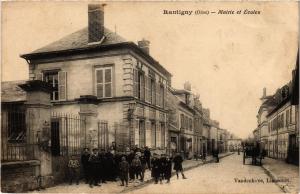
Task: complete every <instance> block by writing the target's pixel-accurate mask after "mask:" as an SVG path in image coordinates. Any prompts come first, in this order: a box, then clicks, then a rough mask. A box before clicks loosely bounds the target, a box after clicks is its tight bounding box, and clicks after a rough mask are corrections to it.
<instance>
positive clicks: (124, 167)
mask: <svg viewBox="0 0 300 194" xmlns="http://www.w3.org/2000/svg"><path fill="white" fill-rule="evenodd" d="M119 169H120V179H121V181H122V185H121V186H124V182H125V183H126V187H128V172H129V164H128V162H127V161H126V158H125V157H124V156H123V157H122V161H121V162H120V163H119Z"/></svg>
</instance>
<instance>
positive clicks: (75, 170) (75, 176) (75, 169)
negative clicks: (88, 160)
mask: <svg viewBox="0 0 300 194" xmlns="http://www.w3.org/2000/svg"><path fill="white" fill-rule="evenodd" d="M68 167H69V172H70V176H69V180H70V185H72V182H73V180H75V181H76V184H77V185H78V184H79V174H80V164H79V161H78V159H77V158H76V156H75V155H72V156H71V158H70V159H69V163H68Z"/></svg>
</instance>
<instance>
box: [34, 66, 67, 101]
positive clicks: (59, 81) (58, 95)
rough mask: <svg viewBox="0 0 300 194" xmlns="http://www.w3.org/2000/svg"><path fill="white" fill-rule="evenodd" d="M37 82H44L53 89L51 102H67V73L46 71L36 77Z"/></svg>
mask: <svg viewBox="0 0 300 194" xmlns="http://www.w3.org/2000/svg"><path fill="white" fill-rule="evenodd" d="M36 79H37V80H42V81H45V82H47V83H49V84H51V86H52V87H53V91H52V94H51V100H53V101H57V100H67V72H65V71H47V72H45V73H43V74H42V73H39V74H37V75H36Z"/></svg>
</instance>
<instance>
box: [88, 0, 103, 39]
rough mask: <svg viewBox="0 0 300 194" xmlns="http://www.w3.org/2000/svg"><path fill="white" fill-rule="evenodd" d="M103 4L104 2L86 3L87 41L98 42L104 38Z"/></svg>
mask: <svg viewBox="0 0 300 194" xmlns="http://www.w3.org/2000/svg"><path fill="white" fill-rule="evenodd" d="M104 6H105V4H102V5H100V4H89V5H88V34H89V43H93V42H100V41H101V40H102V39H103V38H104Z"/></svg>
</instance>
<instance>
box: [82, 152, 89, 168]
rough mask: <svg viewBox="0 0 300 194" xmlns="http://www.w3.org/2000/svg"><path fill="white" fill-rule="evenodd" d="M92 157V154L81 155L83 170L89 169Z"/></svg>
mask: <svg viewBox="0 0 300 194" xmlns="http://www.w3.org/2000/svg"><path fill="white" fill-rule="evenodd" d="M90 156H91V154H89V153H86V152H85V153H83V154H82V155H81V164H82V166H83V168H87V167H88V166H89V158H90Z"/></svg>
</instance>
